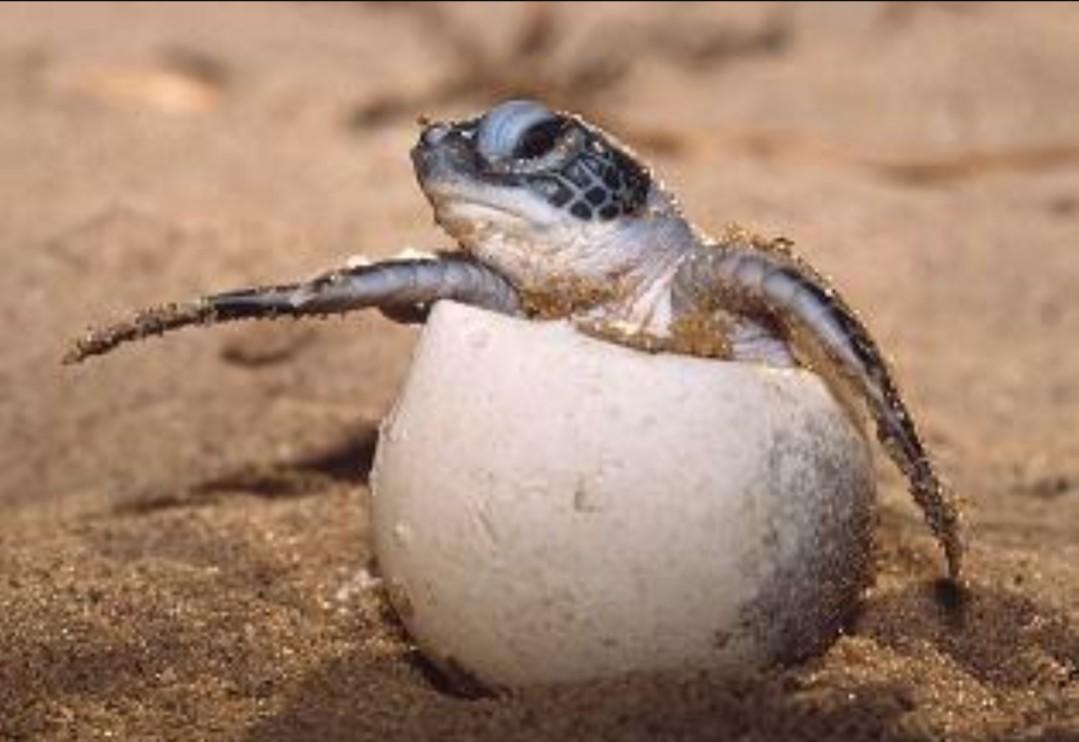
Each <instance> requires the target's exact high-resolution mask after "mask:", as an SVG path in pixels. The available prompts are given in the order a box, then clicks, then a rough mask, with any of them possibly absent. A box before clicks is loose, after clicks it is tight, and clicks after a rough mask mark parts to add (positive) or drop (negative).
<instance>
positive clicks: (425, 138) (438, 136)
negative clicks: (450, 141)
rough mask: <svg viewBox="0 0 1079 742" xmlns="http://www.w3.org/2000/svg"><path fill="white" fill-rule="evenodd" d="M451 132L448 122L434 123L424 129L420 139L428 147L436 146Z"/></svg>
mask: <svg viewBox="0 0 1079 742" xmlns="http://www.w3.org/2000/svg"><path fill="white" fill-rule="evenodd" d="M449 133H450V127H449V126H447V125H446V124H433V125H431V126H428V127H427V128H426V129H424V130H423V133H422V134H421V135H420V139H421V141H422V142H423V143H424V144H425V145H427V146H428V147H435V146H437V145H438V144H439V143H440V142H441V141H442V140H443V139H445V138H446V135H447V134H449Z"/></svg>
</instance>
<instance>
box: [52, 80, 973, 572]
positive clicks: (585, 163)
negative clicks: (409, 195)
mask: <svg viewBox="0 0 1079 742" xmlns="http://www.w3.org/2000/svg"><path fill="white" fill-rule="evenodd" d="M412 160H413V164H414V166H415V171H416V176H417V179H418V180H419V184H420V187H421V188H422V189H423V192H424V193H425V195H426V196H427V198H428V200H429V201H430V202H431V206H432V207H433V209H434V216H435V221H436V222H437V223H438V224H439V225H441V226H442V227H443V228H444V229H445V230H446V232H448V233H449V234H450V236H451V237H453V238H454V239H455V240H456V241H457V243H458V245H459V246H460V251H459V252H455V253H448V254H443V255H441V256H437V257H432V258H430V259H408V260H403V259H402V260H389V261H385V262H380V263H376V264H372V265H367V266H363V267H359V268H347V269H341V270H335V271H332V272H329V273H326V274H325V275H322V276H320V277H318V278H316V279H314V280H312V281H308V282H304V283H295V284H283V285H276V286H266V287H259V288H248V289H241V290H237V291H229V292H226V293H221V294H215V295H212V296H207V297H203V298H200V299H196V300H194V301H191V302H186V303H180V304H166V305H162V306H159V307H154V308H151V309H147V310H143V311H141V312H138V313H137V314H136V315H135V316H134V318H133V319H132V320H130V321H128V322H123V323H119V324H116V325H113V326H110V327H106V328H102V329H99V330H93V331H91V332H89V333H88V334H87V335H85V336H84V337H82V338H80V339H79V340H78V341H77V342H76V343H75V345H74V347H73V348H72V350H71V351H70V352H69V353H68V355H67V356H66V357H65V362H77V361H81V360H83V359H85V358H87V357H90V356H94V355H99V354H102V353H105V352H107V351H109V350H111V349H113V348H114V347H116V346H117V345H119V344H121V343H123V342H126V341H129V340H136V339H139V338H143V337H146V336H149V335H156V334H161V333H163V332H165V331H168V330H173V329H177V328H180V327H184V326H187V325H197V324H214V323H219V322H226V321H230V320H239V319H266V318H274V317H280V316H290V317H301V316H309V315H315V316H325V315H331V314H340V313H344V312H348V311H352V310H355V309H362V308H369V307H374V308H377V309H379V310H381V311H382V312H383V314H385V315H386V316H387V317H389V318H391V319H394V320H397V321H402V322H416V321H422V320H423V319H424V317H425V316H426V312H427V310H428V309H429V308H430V306H431V305H432V304H433V303H434V302H436V301H438V300H440V299H451V300H454V301H458V302H462V303H465V304H471V305H474V306H478V307H482V308H485V309H488V310H492V311H495V312H500V313H503V314H508V315H514V316H522V317H528V318H537V319H542V318H561V319H568V320H570V321H572V322H574V323H575V324H576V325H577V326H578V327H579V328H580V329H581V330H583V331H585V332H588V333H590V334H593V335H597V336H599V337H602V338H605V339H608V340H611V341H613V342H620V343H624V344H627V345H632V346H634V347H638V348H643V349H645V350H650V351H665V352H679V353H688V354H693V355H703V356H710V357H719V358H727V359H731V360H738V361H749V362H759V363H766V364H770V365H774V366H781V367H790V366H794V365H798V364H799V363H803V364H812V365H813V367H814V368H815V369H817V370H820V371H823V372H825V373H826V378H829V379H831V380H832V381H833V382H836V381H837V382H839V383H840V384H842V385H843V387H844V389H846V390H848V391H851V392H853V393H854V396H855V397H857V398H860V399H861V400H863V401H864V403H865V406H866V407H867V409H868V410H869V412H870V414H871V415H872V417H873V419H874V420H875V422H876V427H877V436H878V438H879V440H880V441H881V443H882V444H883V445H884V447H885V449H886V450H887V452H888V453H889V455H890V456H891V458H892V459H893V461H894V462H895V463H896V465H897V466H898V467H899V468H900V469H901V470H902V472H903V473H904V474H905V475H906V477H907V479H908V480H909V482H910V490H911V493H912V495H913V496H914V499H915V501H916V502H917V503H918V505H919V506H920V507H921V508H922V510H923V512H924V514H925V517H926V520H927V522H928V524H929V526H930V528H931V529H932V531H933V533H934V534H935V535H936V537H937V538H938V540H939V541H940V543H941V546H942V547H943V550H944V553H945V556H946V558H947V563H948V570H949V574H950V576H951V577H952V578H953V579H958V578H959V575H960V568H961V561H962V543H961V540H960V537H959V511H958V508H957V506H956V504H955V502H954V499H953V497H952V494H951V493H950V491H949V490H948V489H947V488H945V486H944V484H943V483H942V481H941V479H940V478H939V477H938V476H937V474H936V472H935V470H934V468H933V464H932V462H931V460H930V458H929V456H928V454H927V452H926V449H925V446H924V444H923V443H922V439H921V437H920V435H919V434H918V431H917V428H916V426H915V424H914V421H913V419H912V418H911V415H910V413H909V412H908V411H907V407H906V405H905V404H904V402H903V400H902V398H901V396H900V394H899V391H898V387H897V385H896V384H895V382H894V381H893V378H892V374H891V372H890V371H889V368H888V365H887V363H886V361H885V359H884V356H883V354H882V353H881V352H880V351H879V349H878V348H877V345H876V343H875V342H874V341H873V339H872V337H871V336H870V334H869V332H868V331H867V330H866V328H865V326H864V325H863V323H862V322H861V321H860V320H859V318H858V316H857V315H856V314H855V313H854V311H852V310H851V309H850V307H848V306H847V304H846V303H845V302H844V301H843V300H842V299H841V298H840V297H839V295H838V294H837V293H836V291H835V289H834V288H832V287H831V286H830V285H829V284H828V282H827V281H826V280H825V279H824V278H823V277H821V276H820V275H819V274H818V273H816V272H815V271H814V270H813V269H812V268H811V267H809V266H808V265H807V264H806V263H805V262H804V261H802V260H801V259H799V258H798V257H797V256H796V255H795V254H794V253H793V252H792V250H791V249H790V243H788V242H787V241H785V240H782V239H773V240H769V239H764V238H761V237H758V236H755V235H753V234H751V233H749V232H747V231H744V230H739V229H732V230H730V232H729V233H728V234H726V235H725V236H723V237H722V238H720V239H713V238H710V237H707V236H705V235H704V234H702V233H701V232H699V231H698V230H697V229H695V228H694V227H693V226H692V225H691V224H690V223H689V222H688V221H687V220H686V218H685V217H684V216H683V215H682V213H681V210H680V209H679V207H678V204H677V202H676V201H675V199H674V197H673V196H672V195H671V194H670V193H669V192H668V191H667V190H666V188H665V187H664V186H663V185H662V184H661V183H660V182H659V181H658V180H657V179H656V178H655V177H654V176H653V174H652V172H651V171H650V169H649V168H648V167H647V166H645V165H644V164H642V162H641V160H640V159H639V158H638V157H637V156H636V155H635V154H634V153H633V152H632V151H631V150H629V149H628V148H627V147H626V146H624V145H622V144H621V143H619V142H618V141H617V140H615V139H614V138H613V137H612V136H611V135H609V134H607V133H606V132H604V131H602V130H600V129H599V128H597V127H596V126H593V125H591V124H589V123H588V122H586V121H584V120H582V119H581V118H579V117H577V116H573V115H570V114H565V113H559V112H555V111H551V110H550V109H548V108H547V107H545V106H544V105H542V104H541V103H537V102H534V101H525V100H513V101H508V102H505V103H502V104H500V105H498V106H496V107H494V108H492V109H491V110H489V111H487V112H486V113H484V114H483V115H482V116H479V117H476V118H472V119H468V120H464V121H452V122H440V123H431V124H427V125H425V126H424V128H423V131H422V133H421V135H420V138H419V142H418V143H417V144H416V146H415V147H414V148H413V150H412Z"/></svg>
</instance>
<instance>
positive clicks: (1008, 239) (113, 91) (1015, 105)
mask: <svg viewBox="0 0 1079 742" xmlns="http://www.w3.org/2000/svg"><path fill="white" fill-rule="evenodd" d="M1077 91H1079V7H1076V6H1074V5H1072V6H1067V5H1060V6H1043V7H1030V6H1028V5H1027V4H1024V5H1023V6H1022V7H1019V6H1001V5H982V4H968V5H963V6H961V7H959V6H943V5H938V4H927V5H919V6H906V5H893V4H879V5H877V4H874V5H864V6H857V7H850V8H841V7H836V6H804V7H788V6H756V5H747V6H735V7H716V6H671V5H666V4H664V5H663V6H658V5H655V6H648V5H642V6H633V7H600V6H578V5H576V4H575V5H574V6H573V7H572V8H570V7H568V6H562V7H557V6H556V7H550V8H544V7H543V6H514V7H500V8H498V9H495V8H484V7H478V6H463V7H441V6H435V7H430V8H423V7H417V6H409V5H400V6H399V5H391V4H386V3H355V4H347V5H338V6H330V5H314V6H304V7H301V6H299V5H293V4H282V5H275V6H248V7H231V6H230V7H226V6H212V5H210V6H203V5H189V6H184V5H176V6H169V7H153V6H142V5H124V6H120V5H115V6H113V5H98V6H83V5H70V6H37V5H34V6H31V5H12V4H5V5H3V6H0V163H2V168H0V204H3V205H2V207H0V251H2V255H3V263H2V265H3V270H0V337H2V338H3V353H2V354H0V509H2V512H3V517H2V520H0V738H4V739H71V738H87V739H89V738H100V737H106V736H108V737H112V738H127V739H149V738H163V739H201V738H223V739H252V740H256V739H257V740H262V739H304V738H307V739H322V740H327V739H372V738H377V739H409V738H414V737H426V738H468V739H491V740H496V739H508V738H512V739H558V740H576V739H600V738H603V739H614V738H617V739H637V738H639V739H668V738H683V739H783V738H801V739H813V740H827V739H837V740H838V739H991V738H1000V739H1020V740H1058V739H1079V538H1077V537H1079V346H1077V345H1076V342H1075V339H1076V338H1077V337H1079V257H1077V250H1079V242H1077V239H1079V238H1077V234H1079V231H1077V230H1079V95H1077ZM508 93H527V94H533V95H542V96H544V97H546V98H547V99H549V100H551V101H552V102H554V103H556V104H559V105H562V106H568V107H571V108H573V109H575V110H579V111H582V112H584V113H587V114H589V115H591V116H594V117H595V118H597V119H598V120H600V121H601V122H603V123H604V124H606V125H608V126H609V127H611V128H612V129H613V130H615V131H616V132H617V133H619V134H620V135H621V136H622V137H623V138H624V139H626V140H628V141H629V142H631V143H633V144H635V145H636V146H637V147H638V148H639V149H640V151H641V152H643V153H644V154H645V155H647V156H648V157H649V158H650V159H651V160H652V162H653V164H654V165H655V166H656V167H657V169H658V170H659V171H660V172H661V173H662V174H663V175H664V176H665V179H666V180H667V181H668V182H669V183H670V184H671V185H672V186H673V187H674V188H675V190H676V191H677V192H678V193H679V194H680V195H681V198H682V200H683V202H684V205H685V206H686V208H687V210H688V211H689V213H690V214H691V215H692V216H693V217H694V218H695V219H696V220H697V221H698V222H699V223H700V224H701V225H702V226H703V227H705V228H707V229H711V230H718V229H720V228H722V227H723V225H725V224H726V223H728V222H730V221H739V222H742V223H744V224H746V225H749V226H752V227H754V228H756V229H758V230H760V231H762V232H765V233H770V234H785V235H787V236H789V237H791V238H793V239H794V240H795V241H796V243H797V244H798V246H799V247H800V248H801V250H802V251H803V252H804V253H805V254H806V255H807V256H809V258H810V259H811V260H812V261H813V262H814V263H816V264H817V265H818V266H819V267H820V268H821V269H823V270H824V271H825V272H826V273H829V274H831V275H832V276H833V277H835V279H836V280H837V282H838V284H839V285H840V286H842V287H843V289H844V290H845V292H846V293H847V295H848V298H849V299H850V300H851V302H852V303H853V304H854V305H855V306H857V307H860V308H861V309H862V310H863V313H864V315H865V316H866V318H867V320H868V322H869V324H870V325H871V326H872V327H873V328H874V329H875V330H876V332H877V334H878V338H879V340H880V342H881V343H882V344H883V345H884V346H885V347H886V348H888V349H889V350H890V352H891V354H892V356H893V357H894V359H895V365H896V368H897V370H898V373H899V375H900V377H901V379H902V380H903V382H904V386H905V388H906V390H907V393H908V395H909V398H910V400H911V403H912V405H913V407H914V408H915V409H916V410H917V412H918V414H919V415H920V416H921V418H922V423H923V427H924V428H925V429H926V432H927V434H928V437H929V439H930V442H931V444H932V445H933V447H934V449H935V451H936V452H937V456H938V458H939V459H940V462H941V464H942V466H943V468H944V470H945V471H946V472H947V474H948V476H949V477H950V478H951V479H952V481H953V482H954V484H955V485H956V487H957V489H958V490H959V491H960V492H961V493H962V494H963V496H964V497H965V499H966V500H967V503H968V511H969V521H970V524H971V527H970V538H971V544H972V546H971V553H970V558H969V578H970V590H969V594H968V595H967V597H966V598H965V599H962V600H957V599H956V596H955V595H954V594H951V593H949V592H948V591H946V590H943V589H942V588H941V587H940V585H939V584H938V583H937V582H936V581H935V580H936V577H937V576H938V575H939V574H940V570H941V563H940V559H939V556H938V554H937V552H936V551H935V549H934V546H933V543H932V541H931V539H930V538H929V535H928V533H927V532H926V529H925V528H924V526H923V525H922V524H921V522H920V520H919V518H918V514H917V513H916V512H915V510H914V509H913V507H912V505H911V504H910V503H909V502H908V498H907V495H906V494H905V491H904V488H903V484H902V482H901V481H900V479H899V477H898V476H897V475H896V474H895V473H894V471H893V470H892V469H891V468H890V467H889V466H888V465H887V464H886V463H885V462H884V461H881V462H880V465H879V467H878V468H879V471H880V478H881V496H880V506H879V512H880V518H879V525H878V529H877V536H878V548H877V557H876V561H877V578H876V581H875V583H874V585H873V586H872V588H871V589H870V590H869V591H868V592H867V594H866V596H865V601H864V608H863V610H862V611H861V613H860V614H859V615H858V616H857V617H855V619H854V620H853V621H852V623H851V626H850V630H849V632H848V634H847V635H845V636H843V637H842V638H841V639H839V640H838V641H837V642H836V643H835V644H834V646H833V647H832V648H831V649H830V650H829V651H828V652H827V653H826V654H824V655H823V656H821V657H819V658H816V659H813V660H811V661H809V662H807V663H806V664H804V665H801V666H798V667H793V668H787V669H777V670H774V671H771V672H768V673H761V674H747V675H746V676H744V677H739V678H733V679H732V678H722V677H715V676H712V675H709V674H707V673H704V674H700V673H690V674H675V675H672V676H670V677H664V678H658V679H657V678H626V679H621V680H617V681H609V682H605V683H599V684H595V685H589V686H585V687H573V688H556V689H546V690H533V691H527V692H523V693H520V694H517V695H514V696H511V697H506V698H488V699H480V700H465V699H460V698H456V697H453V696H451V695H448V694H446V693H444V692H442V691H441V690H440V689H439V688H438V686H437V684H436V683H433V682H432V680H431V679H430V678H429V676H428V674H427V673H426V672H425V671H424V668H423V667H422V664H421V663H419V662H417V661H416V658H415V657H414V656H413V655H412V653H411V652H410V651H409V648H408V645H407V643H406V642H405V641H404V640H403V638H402V636H401V634H400V632H399V630H398V629H397V627H396V624H395V623H394V622H393V620H392V618H391V617H390V616H389V614H388V612H387V610H386V608H385V604H384V603H383V601H382V599H381V596H380V595H379V594H378V593H377V592H371V591H365V590H363V589H361V588H362V580H361V579H360V576H361V575H362V574H363V572H362V570H363V569H365V567H366V566H367V565H368V564H369V560H370V558H371V551H370V543H369V536H368V530H367V523H368V521H367V512H368V510H367V498H368V490H367V488H366V476H367V470H368V469H369V465H370V459H371V455H372V452H373V448H374V445H375V443H376V425H377V422H378V420H379V419H380V417H381V416H382V415H383V414H384V412H385V411H386V409H387V407H388V405H389V404H390V402H391V401H392V399H393V396H394V394H395V390H396V388H397V386H398V384H399V382H400V379H401V377H402V374H403V373H404V370H405V368H406V365H407V362H408V355H409V350H410V347H411V345H412V343H413V342H414V340H415V334H414V331H413V330H409V329H405V328H401V327H397V326H393V325H391V324H389V323H388V322H386V321H384V320H382V319H381V318H380V317H377V316H356V317H353V318H351V319H349V320H348V321H334V322H327V323H314V324H287V325H281V326H273V325H264V326H254V325H251V326H235V327H228V328H221V329H216V330H213V331H203V332H189V333H184V334H183V335H178V336H175V337H172V338H170V339H169V340H167V341H154V342H152V343H149V344H145V345H143V346H142V347H137V348H134V347H133V348H130V349H125V350H124V351H123V352H119V353H117V354H115V355H114V356H111V357H109V358H107V359H105V360H103V361H100V362H94V363H90V364H86V365H84V366H80V367H77V368H62V367H61V366H60V364H59V358H60V356H61V353H62V351H63V349H64V347H65V344H66V342H67V341H68V340H69V339H70V338H71V337H72V336H74V335H76V334H78V333H79V332H81V331H82V330H83V329H84V328H85V327H86V326H87V325H88V324H89V323H91V322H94V321H101V320H104V319H110V318H114V317H118V316H120V315H121V314H122V313H123V312H124V311H125V310H127V309H130V308H132V307H136V306H139V305H142V304H145V303H147V302H152V301H155V300H161V299H172V298H184V297H187V296H190V295H194V294H197V293H202V292H206V291H210V290H215V289H224V288H231V287H234V286H238V285H244V284H248V283H256V282H268V281H277V280H281V279H287V278H295V277H303V276H306V275H309V274H312V273H314V272H316V271H319V270H322V269H324V268H327V267H331V266H335V265H338V264H340V263H342V262H343V261H344V260H345V258H346V257H347V256H348V255H350V254H352V253H357V252H366V253H370V254H372V255H382V254H389V253H392V252H396V251H397V250H398V249H399V248H401V247H403V246H406V245H407V246H418V247H431V246H435V247H445V246H446V241H445V238H444V237H443V236H442V235H441V234H440V233H439V232H438V230H437V229H436V228H435V227H433V226H432V224H431V221H430V214H429V212H428V209H427V207H426V204H425V203H424V200H423V198H422V196H421V194H420V192H419V190H418V189H417V188H416V186H415V184H414V181H413V177H412V173H411V170H410V165H409V162H408V159H407V148H408V147H409V146H410V144H411V142H412V141H413V139H414V137H415V136H416V128H415V124H414V119H415V118H416V116H417V115H419V114H421V113H425V114H428V115H431V116H451V115H457V114H461V113H465V112H469V111H473V110H476V109H479V108H482V107H484V106H486V105H488V104H489V103H491V102H492V101H494V100H497V99H498V98H499V97H501V96H503V95H506V94H508Z"/></svg>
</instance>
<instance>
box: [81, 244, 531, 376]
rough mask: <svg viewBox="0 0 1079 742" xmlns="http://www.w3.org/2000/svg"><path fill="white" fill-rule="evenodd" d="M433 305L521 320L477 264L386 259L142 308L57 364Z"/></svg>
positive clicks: (408, 317) (417, 315)
mask: <svg viewBox="0 0 1079 742" xmlns="http://www.w3.org/2000/svg"><path fill="white" fill-rule="evenodd" d="M439 299H450V300H453V301H459V302H462V303H464V304H471V305H473V306H478V307H483V308H485V309H489V310H492V311H495V312H500V313H502V314H510V315H516V314H519V313H520V300H519V298H518V296H517V291H516V289H514V288H513V286H511V285H510V283H509V282H508V281H506V279H505V278H503V277H502V276H501V275H500V274H499V273H496V272H495V271H493V270H491V269H490V268H488V267H486V266H484V265H481V264H480V263H476V262H474V261H472V260H469V259H465V258H456V257H443V258H440V259H429V260H392V261H387V262H383V263H374V264H372V265H365V266H361V267H358V268H347V269H343V270H337V271H332V272H330V273H326V274H324V275H322V276H319V277H318V278H316V279H314V280H312V281H308V282H305V283H297V284H284V285H280V286H264V287H260V288H250V289H240V290H237V291H228V292H225V293H221V294H214V295H212V296H205V297H202V298H199V299H195V300H194V301H189V302H183V303H172V304H163V305H160V306H156V307H151V308H149V309H144V310H142V311H140V312H137V313H136V314H135V316H134V317H133V318H132V319H130V320H128V321H125V322H119V323H117V324H114V325H110V326H108V327H103V328H99V329H94V330H91V331H90V332H88V333H87V334H86V335H84V336H83V337H81V338H79V339H78V340H77V341H76V342H75V344H74V346H73V347H72V348H71V350H69V351H68V352H67V354H66V355H65V356H64V363H78V362H80V361H83V360H85V359H87V358H89V357H91V356H96V355H101V354H103V353H107V352H109V351H110V350H112V349H113V348H115V347H117V346H118V345H121V344H122V343H126V342H129V341H133V340H141V339H142V338H145V337H149V336H151V335H161V334H162V333H165V332H169V331H172V330H177V329H180V328H181V327H188V326H190V325H211V324H217V323H221V322H230V321H233V320H241V319H274V318H276V317H282V316H285V317H305V316H327V315H331V314H343V313H345V312H350V311H352V310H355V309H365V308H370V307H375V308H378V309H380V310H382V312H383V314H385V315H386V316H387V317H389V318H390V319H394V320H396V321H401V322H413V321H417V320H421V319H422V318H423V316H424V313H425V311H426V309H427V308H428V307H429V306H430V305H431V304H432V303H434V302H435V301H438V300H439Z"/></svg>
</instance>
